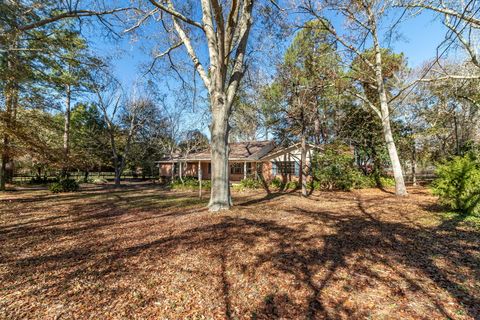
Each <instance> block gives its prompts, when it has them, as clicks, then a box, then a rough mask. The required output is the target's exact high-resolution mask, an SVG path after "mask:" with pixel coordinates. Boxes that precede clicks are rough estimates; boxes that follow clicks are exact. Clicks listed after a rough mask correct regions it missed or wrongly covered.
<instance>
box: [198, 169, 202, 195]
mask: <svg viewBox="0 0 480 320" xmlns="http://www.w3.org/2000/svg"><path fill="white" fill-rule="evenodd" d="M198 197H199V198H200V199H202V163H201V162H200V161H198Z"/></svg>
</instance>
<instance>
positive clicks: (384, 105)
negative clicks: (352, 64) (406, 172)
mask: <svg viewBox="0 0 480 320" xmlns="http://www.w3.org/2000/svg"><path fill="white" fill-rule="evenodd" d="M369 19H370V26H371V31H372V38H373V47H374V50H375V63H374V70H375V80H376V85H377V92H378V96H379V101H380V114H381V121H382V128H383V135H384V138H385V142H386V144H387V150H388V155H389V157H390V162H391V165H392V170H393V176H394V178H395V194H396V195H397V196H405V195H407V189H406V187H405V181H404V179H403V172H402V166H401V163H400V159H399V158H398V153H397V147H396V146H395V141H394V139H393V134H392V128H391V124H390V110H389V107H388V99H387V92H386V89H385V84H384V82H383V70H382V53H381V48H380V44H379V42H378V35H377V29H376V21H375V17H374V16H373V15H372V13H371V11H369Z"/></svg>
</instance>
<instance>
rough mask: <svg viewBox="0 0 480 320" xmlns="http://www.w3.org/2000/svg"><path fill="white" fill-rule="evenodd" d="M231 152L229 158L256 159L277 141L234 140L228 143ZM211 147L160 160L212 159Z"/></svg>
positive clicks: (273, 146) (272, 147) (268, 150)
mask: <svg viewBox="0 0 480 320" xmlns="http://www.w3.org/2000/svg"><path fill="white" fill-rule="evenodd" d="M228 146H229V149H230V152H229V155H228V159H229V160H239V161H240V160H241V161H254V160H259V159H260V158H261V157H263V156H265V155H266V154H268V153H269V152H270V151H271V150H272V149H274V148H275V143H274V142H273V141H271V140H265V141H247V142H233V143H229V144H228ZM210 151H211V150H210V148H208V149H205V150H202V151H200V152H196V153H192V154H189V155H188V156H186V157H183V156H180V155H174V156H173V157H167V158H164V159H162V160H161V161H158V162H175V161H180V160H182V161H188V160H190V161H195V160H196V161H202V160H203V161H210V160H211V152H210Z"/></svg>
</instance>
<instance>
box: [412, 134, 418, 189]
mask: <svg viewBox="0 0 480 320" xmlns="http://www.w3.org/2000/svg"><path fill="white" fill-rule="evenodd" d="M412 184H413V186H417V144H416V141H415V140H413V150H412Z"/></svg>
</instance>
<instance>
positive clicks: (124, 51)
mask: <svg viewBox="0 0 480 320" xmlns="http://www.w3.org/2000/svg"><path fill="white" fill-rule="evenodd" d="M395 14H398V12H397V13H394V15H395ZM334 23H335V21H334ZM156 27H157V26H155V25H148V26H147V27H146V28H147V29H146V31H147V33H151V34H153V33H155V32H158V29H156ZM399 34H400V35H401V37H400V38H399V39H397V40H395V41H394V42H392V43H390V45H391V48H392V49H393V50H394V51H395V52H403V53H404V54H405V56H406V58H407V61H408V65H409V66H410V67H411V68H415V67H418V66H421V65H422V64H423V63H425V62H426V61H428V60H430V59H432V58H434V57H435V55H436V50H437V47H438V45H439V44H440V43H441V42H442V40H443V39H444V37H445V29H444V27H443V26H442V24H441V22H440V20H439V19H438V18H437V17H436V16H435V15H433V14H431V13H429V12H423V13H422V14H420V15H417V16H415V17H411V18H408V19H407V20H406V21H404V22H403V23H402V24H401V25H400V26H399ZM139 39H140V40H139V41H136V42H132V41H131V40H130V39H129V37H125V39H123V40H120V41H117V42H108V41H105V39H103V38H98V37H96V36H93V35H92V36H91V37H90V40H91V41H92V44H93V48H92V49H93V50H94V51H95V52H100V53H105V54H106V55H109V56H111V58H110V61H111V63H112V65H113V67H114V70H115V74H116V76H117V77H118V79H119V80H120V81H121V82H122V83H123V84H124V86H125V87H126V89H127V90H129V88H128V87H129V86H131V84H132V83H134V82H135V81H136V80H138V79H141V78H142V77H143V72H142V71H141V66H142V65H145V64H149V63H151V62H152V57H151V55H150V53H149V52H148V51H149V50H150V49H151V48H153V46H155V44H156V43H155V39H150V40H149V41H148V42H147V45H146V46H145V45H142V41H143V43H144V44H145V40H142V38H141V36H140V38H139ZM159 39H161V38H159ZM290 40H291V39H286V40H285V43H283V44H281V47H284V48H285V47H287V46H288V44H289V41H290ZM386 44H387V43H386V42H385V41H383V43H382V45H384V46H385V45H386ZM161 50H164V49H161ZM201 58H203V60H205V56H203V57H201ZM187 60H188V59H187ZM187 64H188V65H190V64H191V63H190V61H187ZM270 68H271V67H270ZM270 71H272V70H270ZM165 78H167V77H165ZM164 81H168V82H169V84H170V85H173V86H175V85H176V81H177V82H178V80H174V79H172V78H169V80H164ZM197 83H198V84H199V85H201V80H200V78H199V77H198V76H197ZM160 87H161V88H162V87H163V88H165V86H164V85H162V84H160ZM165 94H166V95H167V96H168V95H170V96H171V97H170V98H171V99H175V97H173V96H172V94H171V91H170V90H168V89H167V90H165ZM196 112H197V113H198V111H196ZM204 113H205V110H204ZM193 118H194V119H193V121H194V122H195V121H196V119H195V115H193ZM197 118H198V116H197ZM207 122H208V121H207ZM197 127H198V128H199V129H201V130H203V131H204V132H207V131H208V130H206V122H205V121H203V122H200V123H198V124H197Z"/></svg>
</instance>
